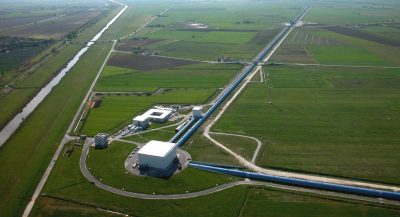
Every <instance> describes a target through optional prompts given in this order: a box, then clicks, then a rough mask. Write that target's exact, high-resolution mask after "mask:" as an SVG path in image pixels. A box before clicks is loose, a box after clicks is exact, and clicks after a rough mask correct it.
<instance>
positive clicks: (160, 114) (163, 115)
mask: <svg viewBox="0 0 400 217" xmlns="http://www.w3.org/2000/svg"><path fill="white" fill-rule="evenodd" d="M172 113H173V111H172V110H171V109H155V108H154V109H149V110H148V111H147V112H145V113H143V114H142V115H139V116H136V117H135V118H134V119H133V124H134V125H135V126H140V127H141V128H142V129H146V128H147V127H148V126H149V122H150V121H151V122H158V123H164V122H165V121H167V120H168V119H169V117H171V115H172Z"/></svg>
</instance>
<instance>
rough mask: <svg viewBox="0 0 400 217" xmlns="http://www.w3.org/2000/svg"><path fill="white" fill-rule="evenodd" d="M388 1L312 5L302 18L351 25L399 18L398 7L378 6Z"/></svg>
mask: <svg viewBox="0 0 400 217" xmlns="http://www.w3.org/2000/svg"><path fill="white" fill-rule="evenodd" d="M388 2H389V1H381V2H363V3H359V2H348V1H343V2H336V3H335V4H330V5H320V6H314V7H313V8H312V10H311V11H310V12H309V13H308V14H307V15H306V16H305V18H304V20H305V21H308V22H316V23H320V24H334V25H344V24H347V25H351V24H362V23H379V22H387V21H389V20H393V19H399V18H400V16H399V8H398V7H379V6H378V5H379V4H380V6H383V5H384V4H386V3H388ZM376 3H378V5H374V6H373V7H371V6H372V5H373V4H376Z"/></svg>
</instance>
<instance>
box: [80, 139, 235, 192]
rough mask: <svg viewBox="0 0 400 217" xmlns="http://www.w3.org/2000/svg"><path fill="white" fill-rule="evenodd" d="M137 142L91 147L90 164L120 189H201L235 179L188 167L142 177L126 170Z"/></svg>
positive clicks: (183, 190)
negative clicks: (162, 175)
mask: <svg viewBox="0 0 400 217" xmlns="http://www.w3.org/2000/svg"><path fill="white" fill-rule="evenodd" d="M135 147H136V145H133V144H129V143H123V142H113V143H111V145H110V146H109V147H108V148H107V149H102V150H99V149H92V150H91V151H90V154H89V156H88V162H87V165H88V167H89V168H90V171H91V172H92V174H93V175H94V176H95V177H97V178H98V179H101V181H102V182H103V183H105V184H108V185H110V186H113V187H116V188H118V189H122V188H124V189H125V190H126V191H132V192H139V193H147V194H152V193H156V194H172V193H185V192H186V191H188V192H194V191H199V190H203V189H208V188H211V187H215V186H216V185H220V184H223V183H226V182H231V181H234V180H236V178H234V177H229V176H224V175H218V174H215V173H209V172H204V171H201V170H197V169H192V168H187V169H185V170H184V171H182V172H180V173H178V174H176V175H173V176H172V177H170V178H168V179H162V178H153V177H139V176H135V175H132V174H130V173H126V170H125V168H124V162H125V160H126V158H127V157H128V155H129V154H130V152H131V151H132V150H133V149H134V148H135Z"/></svg>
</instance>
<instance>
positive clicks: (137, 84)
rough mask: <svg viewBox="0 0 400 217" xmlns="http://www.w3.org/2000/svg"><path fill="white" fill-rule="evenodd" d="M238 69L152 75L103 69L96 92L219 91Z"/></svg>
mask: <svg viewBox="0 0 400 217" xmlns="http://www.w3.org/2000/svg"><path fill="white" fill-rule="evenodd" d="M240 68H241V66H239V65H213V64H195V65H190V66H180V67H175V68H167V69H160V70H156V71H145V72H144V71H137V70H133V69H127V68H121V67H112V66H107V67H106V68H105V69H104V71H103V72H102V74H101V76H100V79H99V81H98V82H97V84H96V88H95V89H96V91H154V90H156V89H158V88H161V87H165V88H182V87H183V88H219V87H222V86H223V85H224V84H225V83H226V82H228V80H229V79H230V78H231V77H232V76H233V75H234V74H235V73H237V72H238V71H239V70H240Z"/></svg>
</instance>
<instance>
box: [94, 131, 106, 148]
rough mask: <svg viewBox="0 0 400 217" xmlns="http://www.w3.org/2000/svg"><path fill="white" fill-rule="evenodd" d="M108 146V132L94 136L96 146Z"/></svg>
mask: <svg viewBox="0 0 400 217" xmlns="http://www.w3.org/2000/svg"><path fill="white" fill-rule="evenodd" d="M107 146H108V134H106V133H99V134H97V135H96V136H95V137H94V147H95V148H107Z"/></svg>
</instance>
